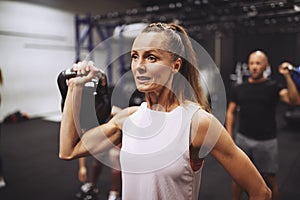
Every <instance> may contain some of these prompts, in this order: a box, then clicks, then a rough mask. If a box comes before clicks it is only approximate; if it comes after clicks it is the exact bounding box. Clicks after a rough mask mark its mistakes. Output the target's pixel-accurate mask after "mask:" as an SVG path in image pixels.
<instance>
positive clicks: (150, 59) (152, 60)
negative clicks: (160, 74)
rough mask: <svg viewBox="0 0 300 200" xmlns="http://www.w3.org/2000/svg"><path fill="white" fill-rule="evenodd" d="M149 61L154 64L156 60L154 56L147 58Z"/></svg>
mask: <svg viewBox="0 0 300 200" xmlns="http://www.w3.org/2000/svg"><path fill="white" fill-rule="evenodd" d="M147 59H148V60H149V61H151V62H154V61H156V60H157V58H156V57H155V56H148V58H147Z"/></svg>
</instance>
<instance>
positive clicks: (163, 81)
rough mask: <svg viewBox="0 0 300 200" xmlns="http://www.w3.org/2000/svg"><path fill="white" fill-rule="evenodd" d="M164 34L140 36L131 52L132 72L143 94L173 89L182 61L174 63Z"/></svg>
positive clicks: (154, 33) (143, 34)
mask: <svg viewBox="0 0 300 200" xmlns="http://www.w3.org/2000/svg"><path fill="white" fill-rule="evenodd" d="M166 40H167V38H166V36H165V35H164V34H163V33H156V32H149V33H142V34H140V35H139V36H138V37H137V38H136V39H135V41H134V43H133V46H132V50H131V58H132V61H131V70H132V72H133V75H134V79H135V83H136V86H137V89H138V90H139V91H141V92H153V91H157V92H159V91H160V90H161V89H162V88H163V87H164V86H166V87H168V88H171V84H172V80H173V74H174V72H176V71H178V70H179V68H180V65H181V59H180V58H178V59H176V60H175V61H174V58H173V57H172V55H171V53H169V52H168V51H167V49H166V48H167V47H166Z"/></svg>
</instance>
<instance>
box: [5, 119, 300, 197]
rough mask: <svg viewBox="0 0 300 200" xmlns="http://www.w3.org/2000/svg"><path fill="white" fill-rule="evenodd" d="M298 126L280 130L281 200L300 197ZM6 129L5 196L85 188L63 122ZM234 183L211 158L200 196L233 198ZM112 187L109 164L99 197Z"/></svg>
mask: <svg viewBox="0 0 300 200" xmlns="http://www.w3.org/2000/svg"><path fill="white" fill-rule="evenodd" d="M299 130H300V128H299V127H293V128H287V126H285V127H282V128H280V129H279V132H278V138H279V155H280V158H279V164H280V171H279V173H278V183H279V190H280V199H282V200H299V198H300V190H299V186H300V173H299V172H298V171H299V169H300V148H299V146H300V131H299ZM1 132H2V135H1V145H2V146H1V149H2V155H3V164H4V166H3V167H4V177H5V181H6V184H7V186H6V187H5V188H2V189H0V199H1V200H41V199H43V200H54V199H55V200H75V199H76V197H75V194H76V193H77V192H78V191H79V187H80V183H79V181H78V179H77V169H78V161H77V160H73V161H63V160H60V159H59V158H58V132H59V122H53V121H48V120H45V119H30V120H28V121H23V122H19V123H14V124H3V125H2V130H1ZM89 160H90V159H89ZM89 163H90V161H89ZM230 183H231V179H230V177H229V175H228V174H227V173H226V171H225V170H224V169H223V168H222V167H221V165H219V164H218V163H217V161H216V160H215V159H214V158H212V157H211V156H208V157H207V159H206V161H205V166H204V169H203V174H202V183H201V191H200V198H199V199H205V200H220V199H222V200H227V199H228V200H229V199H231V189H230ZM109 185H110V173H109V168H107V167H104V169H103V173H101V175H100V177H99V181H98V186H99V188H100V193H99V198H98V199H99V200H105V199H107V194H108V190H109ZM244 199H247V198H246V197H245V198H244Z"/></svg>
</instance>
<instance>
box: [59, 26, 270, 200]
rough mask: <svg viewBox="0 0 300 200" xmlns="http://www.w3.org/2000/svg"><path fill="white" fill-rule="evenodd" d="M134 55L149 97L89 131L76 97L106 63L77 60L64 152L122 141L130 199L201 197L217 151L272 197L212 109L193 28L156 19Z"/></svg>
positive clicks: (234, 172) (263, 197) (255, 194)
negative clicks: (206, 167) (206, 168)
mask: <svg viewBox="0 0 300 200" xmlns="http://www.w3.org/2000/svg"><path fill="white" fill-rule="evenodd" d="M131 58H132V60H131V70H132V72H133V76H134V80H135V84H136V87H137V89H138V90H139V91H140V92H143V93H144V94H145V99H146V102H143V103H142V104H141V105H140V106H132V107H128V108H125V109H123V110H122V111H120V112H118V113H117V114H116V115H115V116H114V117H113V118H112V119H110V120H109V121H108V122H107V123H104V124H102V125H100V126H97V127H94V128H92V129H90V130H88V131H87V132H85V133H84V134H83V136H82V137H81V138H80V137H79V136H78V132H80V131H81V130H80V129H78V128H76V126H77V125H78V124H77V121H74V120H76V119H77V117H78V115H79V113H78V108H77V107H76V108H74V107H73V106H72V105H73V104H74V103H77V102H80V101H81V99H80V97H81V95H80V94H81V92H82V88H83V86H84V84H85V83H86V82H88V81H90V80H91V79H93V78H94V77H97V76H98V74H99V69H98V68H96V67H95V66H94V63H93V62H91V61H82V62H78V63H75V64H74V65H73V69H74V70H75V71H77V74H78V75H80V76H77V77H75V78H71V79H70V80H69V82H68V86H69V88H68V93H67V97H66V101H65V107H64V110H63V115H62V121H61V127H60V146H59V148H60V149H59V158H60V159H65V160H72V159H75V158H78V157H82V156H87V155H91V154H92V155H94V154H97V153H100V152H105V151H106V150H107V149H109V148H112V147H113V146H115V145H118V144H120V143H122V148H121V151H120V163H121V171H122V199H123V200H141V199H143V200H150V199H151V200H160V199H174V200H176V199H178V200H179V199H191V200H196V199H198V197H199V189H200V182H201V172H202V169H203V163H204V159H205V157H206V156H207V154H208V153H210V154H211V155H213V156H214V157H215V158H216V159H217V160H218V161H219V162H220V164H221V165H222V166H223V167H224V168H225V169H226V170H227V171H228V173H229V174H230V175H231V176H232V177H233V179H234V180H235V181H236V182H237V183H238V184H240V185H242V187H243V188H245V189H246V191H247V193H248V194H249V198H250V199H251V200H267V199H270V198H271V191H270V189H269V188H268V187H267V185H266V184H265V182H264V180H263V178H262V177H261V175H260V174H259V172H258V171H257V169H256V168H255V166H254V165H253V163H252V162H251V161H250V159H249V158H248V157H247V155H246V154H245V153H244V152H243V151H241V150H240V148H238V147H237V146H236V145H235V144H234V142H233V140H232V138H231V137H230V135H229V134H228V132H227V131H226V129H225V128H224V127H223V125H222V124H221V123H220V122H219V121H218V120H217V119H216V118H215V117H214V116H213V115H212V114H211V113H210V106H209V105H208V101H207V99H206V96H205V93H204V91H203V89H202V87H201V85H200V83H201V82H200V72H199V71H198V64H197V59H196V53H195V51H194V49H193V46H192V44H191V41H190V38H189V37H188V35H187V33H186V31H185V29H184V28H183V27H182V26H180V25H176V24H166V23H153V24H149V25H148V26H147V27H146V28H145V29H144V30H143V31H142V32H141V33H140V34H139V35H138V36H137V37H136V38H135V40H134V43H133V45H132V49H131ZM79 106H80V105H79ZM214 192H217V191H214Z"/></svg>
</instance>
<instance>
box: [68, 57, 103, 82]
mask: <svg viewBox="0 0 300 200" xmlns="http://www.w3.org/2000/svg"><path fill="white" fill-rule="evenodd" d="M72 69H73V70H74V71H75V72H76V73H77V76H76V77H75V78H71V79H69V82H68V85H71V84H75V85H79V86H83V85H84V84H86V83H87V82H90V81H92V80H93V79H94V80H96V81H98V80H99V78H100V77H101V74H102V73H101V71H100V70H99V69H98V68H96V67H95V64H94V62H93V61H86V60H83V61H80V62H78V63H74V64H73V66H72Z"/></svg>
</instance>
